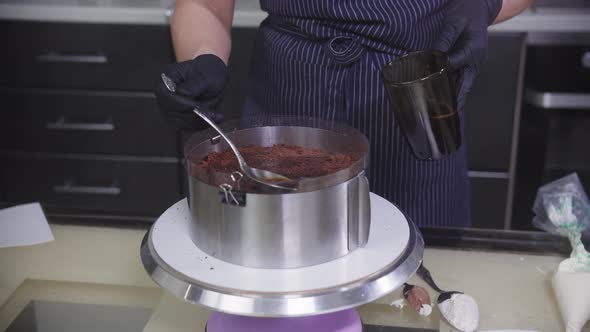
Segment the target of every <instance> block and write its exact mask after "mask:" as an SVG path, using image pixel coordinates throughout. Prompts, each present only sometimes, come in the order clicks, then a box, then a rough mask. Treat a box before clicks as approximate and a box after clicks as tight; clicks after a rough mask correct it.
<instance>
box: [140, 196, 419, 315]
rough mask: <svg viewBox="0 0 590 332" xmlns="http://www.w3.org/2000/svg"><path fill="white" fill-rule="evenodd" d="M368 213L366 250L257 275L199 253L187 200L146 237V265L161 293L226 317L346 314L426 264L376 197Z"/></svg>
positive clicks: (407, 226) (406, 229)
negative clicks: (226, 314)
mask: <svg viewBox="0 0 590 332" xmlns="http://www.w3.org/2000/svg"><path fill="white" fill-rule="evenodd" d="M371 210H372V216H371V230H370V235H369V242H368V243H367V245H366V246H365V247H364V248H359V249H357V250H355V251H353V252H352V253H350V254H348V255H346V256H344V257H341V258H339V259H336V260H333V261H330V262H327V263H324V264H319V265H314V266H309V267H303V268H293V269H256V268H248V267H243V266H239V265H235V264H230V263H227V262H224V261H221V260H219V259H217V258H215V257H211V256H208V255H207V254H205V253H204V252H202V251H201V250H199V249H198V247H196V246H195V245H194V244H193V242H192V241H191V239H190V235H189V228H188V227H189V226H188V225H189V221H190V213H189V209H188V206H187V203H186V200H184V199H183V200H181V201H180V202H178V203H176V204H175V205H173V206H172V207H170V208H169V209H168V210H167V211H166V212H165V213H164V214H163V215H162V216H160V218H159V219H158V220H157V221H156V223H155V224H154V226H153V227H152V229H151V230H150V231H149V233H148V234H146V237H145V238H144V241H143V243H142V247H141V259H142V262H143V264H144V267H145V269H146V271H147V272H148V273H149V274H150V276H151V277H152V279H153V280H154V281H155V282H156V283H157V284H159V285H160V286H161V287H162V288H164V289H166V290H168V291H170V292H171V293H173V294H174V295H176V296H178V297H180V298H183V299H184V300H185V301H187V302H191V303H195V304H201V305H204V306H207V307H209V308H212V309H215V310H219V311H222V312H227V313H233V314H238V315H245V316H260V317H292V316H305V315H314V314H320V313H327V312H333V311H337V310H343V309H346V308H351V307H355V306H358V305H361V304H364V303H367V302H371V301H373V300H375V299H377V298H380V297H382V296H384V295H386V294H388V293H389V292H391V291H393V290H395V289H397V288H398V287H400V286H401V285H402V284H403V283H404V282H405V281H406V280H408V279H409V278H410V277H411V276H412V274H414V272H415V271H416V270H417V268H418V266H419V265H420V262H421V261H422V255H423V251H424V243H423V240H422V236H421V235H420V232H419V230H418V229H417V227H416V226H415V225H414V224H413V223H412V222H411V221H409V220H407V219H406V218H405V216H404V215H403V213H402V212H401V211H400V210H399V209H398V208H397V207H395V206H394V205H393V204H391V203H389V202H388V201H386V200H385V199H383V198H381V197H379V196H377V195H375V194H371ZM244 250H247V248H245V249H244ZM310 250H311V249H310Z"/></svg>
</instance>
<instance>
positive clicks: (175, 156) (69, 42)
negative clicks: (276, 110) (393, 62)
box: [0, 21, 525, 228]
mask: <svg viewBox="0 0 590 332" xmlns="http://www.w3.org/2000/svg"><path fill="white" fill-rule="evenodd" d="M0 37H2V38H3V40H5V41H7V44H8V45H9V46H10V49H11V52H3V53H2V54H0V69H1V70H2V72H3V73H5V75H2V77H0V99H1V100H2V102H3V105H4V110H3V113H4V114H3V121H2V123H0V159H1V162H2V165H0V179H1V180H0V181H3V183H2V187H3V188H7V189H3V191H4V196H0V199H1V200H2V202H1V203H0V204H3V205H10V204H15V203H22V202H26V201H30V200H41V201H42V202H43V203H45V204H44V205H45V206H46V207H47V209H48V212H49V213H50V214H51V213H59V214H60V215H61V216H62V217H63V218H65V219H67V218H68V215H67V213H70V212H71V213H72V216H73V215H76V216H79V217H82V216H89V218H90V219H92V218H95V217H96V216H97V215H100V213H103V212H104V213H106V212H108V214H109V215H110V216H112V217H113V218H114V219H115V220H119V219H117V218H118V217H117V216H120V215H126V216H129V219H133V218H135V219H138V220H146V221H149V220H153V218H154V217H156V216H157V215H158V214H159V213H160V212H162V210H163V209H164V208H165V207H166V206H167V205H166V204H170V203H172V202H173V201H174V200H177V199H180V198H181V197H182V196H183V195H186V190H184V189H183V187H184V182H185V181H184V178H185V176H186V175H185V174H184V173H185V172H184V167H183V165H182V147H183V142H184V140H185V138H186V137H187V136H188V135H189V134H190V133H186V132H185V133H180V132H177V131H176V130H175V129H174V128H172V126H170V125H169V124H168V123H167V121H166V120H165V118H164V116H163V115H162V114H161V113H160V112H159V111H158V109H157V104H156V101H155V97H154V95H153V93H152V89H153V87H154V85H155V84H156V80H157V79H158V77H159V75H158V74H159V73H160V72H161V70H162V68H163V67H164V66H165V65H166V64H167V63H170V62H172V61H174V56H173V50H172V46H171V38H170V35H169V28H168V27H167V26H162V25H124V24H94V23H93V24H81V23H48V22H24V21H0ZM232 37H233V46H232V56H231V58H230V61H229V65H228V66H229V71H230V73H231V76H230V79H229V81H228V84H227V89H226V95H225V97H224V99H223V100H222V102H221V104H220V106H219V111H220V112H221V113H222V114H223V115H224V116H225V118H226V119H231V118H236V117H239V116H240V110H241V107H242V105H243V103H244V100H245V96H246V93H247V86H248V79H247V77H248V72H249V70H250V62H251V56H252V54H251V53H252V49H253V46H254V42H255V39H256V29H255V28H251V27H238V28H234V29H232ZM524 40H525V36H524V35H523V34H517V33H492V34H491V35H490V47H489V49H490V52H489V57H488V61H487V62H486V64H485V66H484V67H483V68H482V71H481V75H480V77H479V79H478V80H477V82H476V85H475V86H474V88H473V91H472V93H471V96H470V97H469V99H468V101H467V105H466V115H467V116H466V118H467V144H468V156H469V169H470V178H471V184H472V199H471V202H472V207H473V220H474V226H475V227H486V228H488V227H491V228H503V227H504V225H505V224H506V223H508V222H509V221H508V220H505V219H504V216H505V215H507V214H506V209H509V208H510V206H511V203H510V202H511V194H510V193H511V186H512V177H513V170H512V169H513V167H512V164H513V160H512V158H513V157H512V149H513V146H514V142H515V139H514V124H515V123H516V121H517V119H518V113H515V110H516V105H517V100H518V99H519V98H520V90H521V89H520V84H521V77H520V75H519V73H520V72H521V67H522V65H523V57H522V54H523V52H524ZM109 160H110V161H109ZM112 160H116V161H112ZM32 163H36V164H38V167H48V168H53V167H55V168H56V169H55V172H53V173H52V174H49V173H47V172H46V171H47V170H41V172H39V171H40V170H39V169H37V170H35V168H34V167H32V166H31V165H32ZM95 166H96V167H95ZM25 170H26V171H30V172H34V171H36V172H38V174H43V175H44V176H43V177H38V176H36V175H35V176H32V177H30V178H29V177H27V175H26V174H25V173H24V172H25ZM99 172H104V173H106V172H114V173H117V172H120V173H119V174H110V175H111V178H109V179H107V177H104V178H100V179H99V178H96V176H97V174H98V173H99ZM150 172H151V173H150ZM68 174H69V175H70V176H68ZM133 174H137V176H132V175H133ZM150 174H151V176H152V177H153V178H154V179H153V180H150ZM73 175H76V176H73ZM128 177H129V179H131V178H133V179H134V180H136V181H137V182H138V183H139V182H144V183H145V184H146V187H144V188H146V189H145V191H146V192H140V191H141V190H139V185H138V186H137V187H136V186H135V185H133V187H132V188H131V189H125V190H124V192H125V194H127V193H128V190H131V192H132V193H135V191H137V194H138V195H139V196H138V197H133V196H132V195H131V196H124V195H119V196H117V197H111V196H108V197H102V196H100V195H99V196H92V195H90V196H87V195H89V194H82V196H76V195H64V194H63V193H55V192H53V191H54V189H55V188H57V187H59V186H60V185H61V186H63V185H64V184H67V183H70V184H74V187H76V186H81V187H83V188H84V187H91V188H93V187H98V188H102V189H108V188H110V187H109V186H112V185H113V183H117V179H115V178H119V179H127V178H128ZM33 178H35V179H37V180H36V181H42V182H43V181H44V183H43V184H42V185H41V184H39V183H34V181H32V179H33ZM164 179H165V180H166V181H170V182H171V184H170V185H162V186H160V188H159V190H158V189H154V190H151V189H149V188H152V187H153V188H157V187H155V186H153V185H154V184H158V183H160V181H161V180H164ZM16 181H21V182H22V183H17V182H16ZM68 181H69V182H68ZM119 181H123V182H119V183H120V184H122V183H124V182H125V180H119ZM40 185H41V187H39V186H40ZM9 188H10V189H9ZM15 190H16V191H15ZM107 191H108V190H107ZM103 195H105V194H103ZM143 195H147V196H145V197H144V196H143ZM81 197H88V198H87V199H88V200H90V199H94V198H96V197H99V198H100V199H98V200H97V202H95V203H90V202H84V199H83V198H81ZM117 199H119V200H120V201H121V202H123V201H125V202H127V203H125V204H123V203H120V202H116V201H117ZM141 200H144V203H148V202H149V204H138V202H139V201H141ZM105 202H110V203H105ZM64 211H65V212H64ZM68 211H70V212H68ZM101 211H102V212H101Z"/></svg>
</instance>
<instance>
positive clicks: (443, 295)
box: [416, 264, 463, 304]
mask: <svg viewBox="0 0 590 332" xmlns="http://www.w3.org/2000/svg"><path fill="white" fill-rule="evenodd" d="M416 274H418V276H420V278H422V280H424V281H425V282H426V283H427V284H428V285H429V286H430V287H432V289H434V290H435V291H437V292H439V293H440V294H439V295H438V299H437V300H436V303H438V304H440V303H441V302H444V301H446V300H448V299H450V298H451V296H452V295H453V294H463V293H462V292H458V291H444V290H442V289H440V288H439V287H438V286H437V285H436V283H435V282H434V280H433V279H432V275H431V274H430V271H428V269H427V268H425V267H424V265H423V264H420V266H419V267H418V271H416Z"/></svg>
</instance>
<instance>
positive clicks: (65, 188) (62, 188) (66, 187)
mask: <svg viewBox="0 0 590 332" xmlns="http://www.w3.org/2000/svg"><path fill="white" fill-rule="evenodd" d="M53 192H55V193H58V194H88V195H119V194H121V188H119V187H118V186H117V184H116V183H113V184H112V185H111V186H110V187H99V186H81V185H75V184H74V181H72V180H68V181H66V182H65V183H64V184H62V185H58V186H54V187H53Z"/></svg>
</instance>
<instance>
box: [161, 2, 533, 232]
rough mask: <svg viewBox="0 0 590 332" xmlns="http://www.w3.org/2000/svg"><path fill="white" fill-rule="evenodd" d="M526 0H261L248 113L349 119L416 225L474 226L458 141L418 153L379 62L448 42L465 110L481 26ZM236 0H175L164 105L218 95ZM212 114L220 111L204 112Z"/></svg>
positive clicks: (480, 48)
mask: <svg viewBox="0 0 590 332" xmlns="http://www.w3.org/2000/svg"><path fill="white" fill-rule="evenodd" d="M531 1H532V0H503V1H502V0H421V1H415V0H365V1H360V0H261V1H260V3H261V8H262V9H263V10H265V11H266V12H268V13H269V16H268V18H267V19H266V20H265V21H264V22H263V23H262V24H261V26H260V29H259V31H258V38H257V45H256V48H255V51H254V52H255V53H254V56H253V59H254V62H253V68H252V74H251V84H250V85H249V86H250V87H251V89H250V93H249V97H248V100H247V103H246V106H245V109H244V113H245V114H252V113H270V114H279V115H280V114H289V115H304V116H314V117H319V118H324V119H333V120H338V121H342V122H345V123H348V124H350V125H352V126H354V127H356V128H357V129H359V130H361V131H362V132H363V133H364V134H365V135H366V136H367V137H368V138H369V140H370V142H371V158H372V159H371V163H370V169H369V171H368V175H369V179H370V182H371V189H372V191H374V192H375V193H377V194H379V195H381V196H383V197H385V198H386V199H388V200H390V201H392V202H394V203H395V204H397V205H398V206H399V207H400V208H401V209H402V210H403V211H404V212H406V213H407V215H408V216H409V217H410V218H411V219H413V220H414V221H415V222H416V223H417V224H418V225H420V226H428V227H443V226H444V227H467V226H470V224H471V220H470V209H469V185H468V178H467V163H466V155H465V144H463V146H462V148H461V149H459V150H458V151H457V152H455V153H454V154H453V155H452V156H450V157H447V158H445V159H443V160H437V161H426V160H420V159H417V158H416V157H415V156H414V155H413V153H412V151H411V149H410V147H409V146H408V144H407V143H406V141H405V140H404V137H403V136H402V133H401V132H400V129H399V127H398V126H397V124H396V123H395V118H393V116H392V114H391V111H390V110H389V107H390V105H389V102H388V100H387V97H386V92H385V89H384V85H383V82H382V79H381V68H382V67H383V65H385V64H386V63H388V62H390V61H392V60H393V59H395V58H396V57H398V56H400V55H403V54H406V53H408V52H411V51H416V50H423V49H438V50H441V51H444V52H448V53H449V56H450V61H451V65H452V66H453V68H455V69H456V74H457V78H458V82H459V92H458V104H459V105H458V108H459V110H462V108H463V105H464V104H465V97H466V96H467V93H468V92H469V89H470V88H471V86H472V84H473V81H474V79H475V77H476V76H477V73H478V71H479V67H480V66H481V64H482V62H483V61H484V59H485V56H486V53H487V50H486V48H487V27H488V25H490V24H493V23H497V22H500V21H503V20H505V19H508V18H510V17H512V16H514V15H516V14H518V13H519V12H521V11H522V10H524V9H525V8H526V7H527V6H528V5H529V4H530V2H531ZM233 8H234V1H233V0H177V2H176V10H175V14H174V17H173V19H172V37H173V42H174V48H175V51H176V56H177V58H178V61H180V62H179V63H177V64H174V65H171V66H170V67H169V68H168V69H167V70H166V71H165V73H166V74H167V75H168V76H169V77H170V78H171V79H172V80H173V81H175V83H176V84H177V90H176V94H173V93H170V92H169V91H168V90H167V89H166V88H165V87H164V85H163V84H160V86H159V87H158V88H157V90H156V94H157V97H158V101H159V103H160V107H161V108H162V109H163V110H164V111H165V112H166V113H168V114H169V115H171V116H172V117H174V118H176V119H177V120H178V119H180V120H181V122H183V123H184V124H185V125H187V124H188V125H193V126H195V125H198V124H197V123H195V121H197V120H196V119H195V116H194V115H193V114H192V113H191V112H190V110H191V109H192V108H193V107H194V106H200V107H204V106H205V107H211V106H214V105H216V104H217V103H218V102H219V100H220V99H221V97H222V92H223V87H224V85H225V82H226V79H227V76H228V73H227V68H226V64H227V61H228V58H229V54H230V48H231V37H230V29H231V23H232V18H233ZM210 115H211V116H212V117H213V118H215V119H216V120H221V117H220V116H219V115H218V114H216V113H211V114H210Z"/></svg>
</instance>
